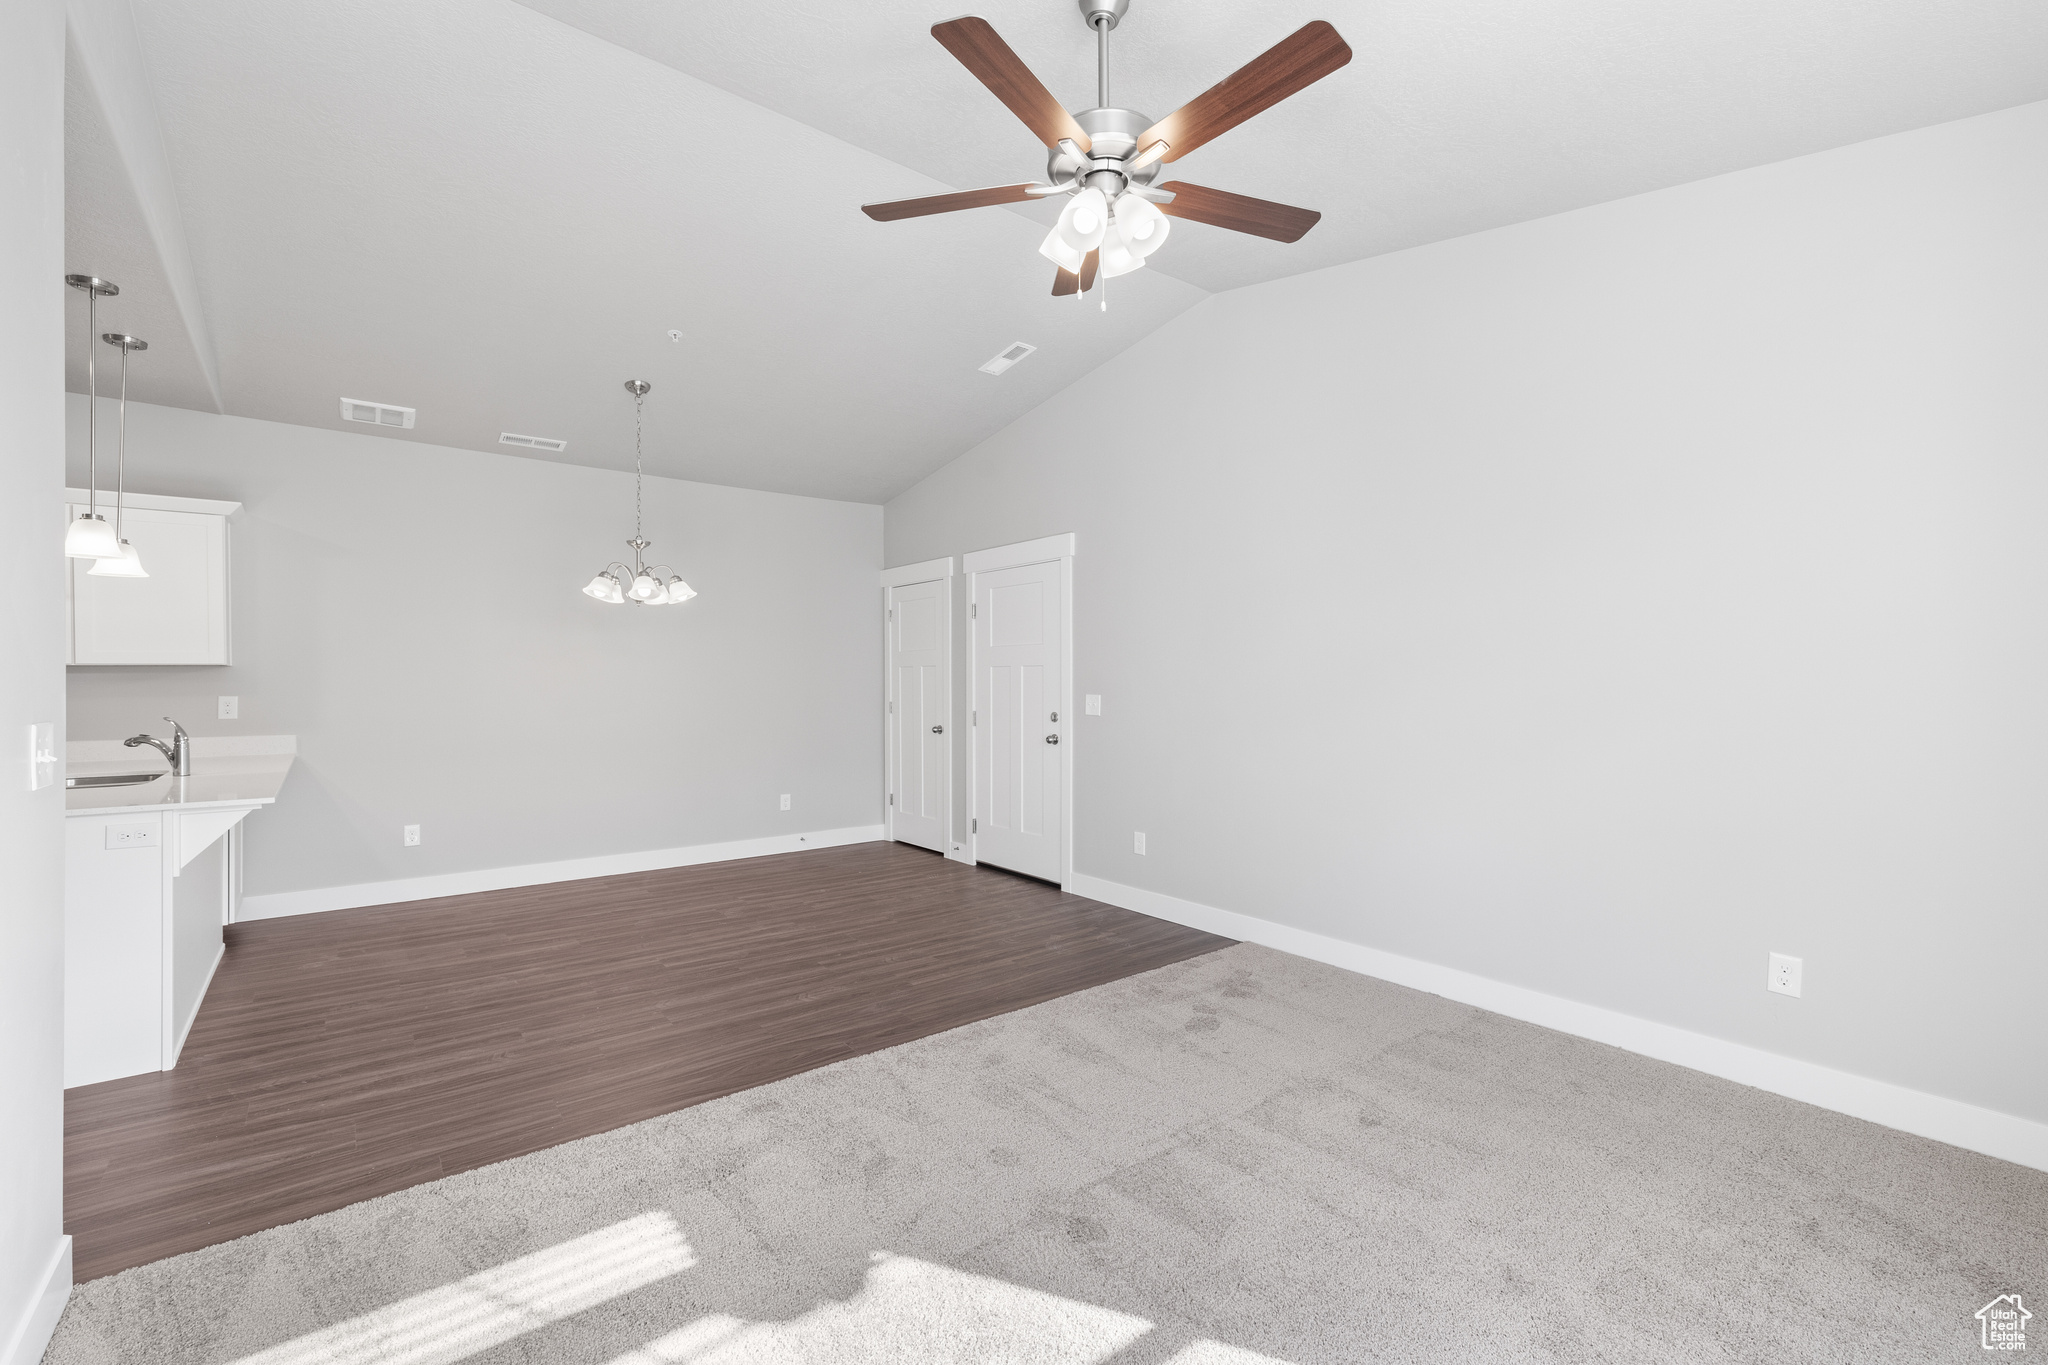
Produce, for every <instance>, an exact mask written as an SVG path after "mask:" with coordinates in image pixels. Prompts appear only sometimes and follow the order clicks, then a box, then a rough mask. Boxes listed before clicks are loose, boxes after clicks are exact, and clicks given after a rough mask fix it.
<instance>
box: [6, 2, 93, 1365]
mask: <svg viewBox="0 0 2048 1365" xmlns="http://www.w3.org/2000/svg"><path fill="white" fill-rule="evenodd" d="M63 276H64V6H63V5H62V4H61V3H59V0H11V2H10V3H9V4H7V5H5V6H0V642H4V643H0V760H4V762H0V1365H27V1362H30V1361H33V1360H35V1359H36V1358H37V1357H39V1356H40V1355H41V1354H42V1349H43V1344H44V1342H45V1341H47V1340H48V1337H49V1333H50V1330H51V1329H52V1328H54V1327H55V1326H56V1321H57V1320H56V1314H57V1312H58V1311H59V1310H61V1309H62V1307H63V1295H64V1294H65V1293H67V1292H68V1291H69V1290H70V1287H71V1262H70V1254H69V1244H68V1242H66V1241H65V1239H64V1237H63V1198H64V1174H63V1170H64V1090H63V1062H64V1040H63V1022H64V998H63V983H64V958H63V953H64V920H63V915H64V823H63V822H64V792H63V788H62V787H61V786H50V787H46V788H44V789H43V790H42V791H38V792H31V791H30V790H28V769H27V748H28V745H27V733H28V727H29V726H30V725H32V724H34V723H36V722H38V721H48V722H52V723H55V724H56V725H58V726H59V727H60V728H61V726H62V725H63V721H64V667H63V665H64V653H63V624H64V615H63V599H64V556H63V549H64V546H63V514H62V512H61V510H60V508H61V506H62V500H63V495H64V494H63V489H64V485H63V477H64V455H63V451H64V406H63V405H64V397H63V395H64V309H65V307H66V305H67V304H68V303H70V302H71V300H73V299H77V300H78V301H79V303H80V305H81V306H83V296H82V295H76V294H73V293H72V291H71V290H69V289H66V288H65V287H64V284H63Z"/></svg>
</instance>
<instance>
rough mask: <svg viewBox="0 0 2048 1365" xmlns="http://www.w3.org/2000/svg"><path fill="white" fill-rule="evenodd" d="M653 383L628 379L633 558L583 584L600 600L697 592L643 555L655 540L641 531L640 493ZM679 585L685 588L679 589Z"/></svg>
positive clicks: (648, 601) (638, 601)
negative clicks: (645, 408) (644, 420)
mask: <svg viewBox="0 0 2048 1365" xmlns="http://www.w3.org/2000/svg"><path fill="white" fill-rule="evenodd" d="M653 387H654V386H653V385H652V384H649V383H648V382H647V381H646V380H644V379H628V380H627V381H626V392H627V393H630V394H632V395H633V538H632V539H631V540H629V541H627V542H626V544H628V545H630V546H632V547H633V562H632V563H631V564H625V563H622V562H620V561H617V560H614V561H613V562H612V563H610V564H607V565H605V566H604V569H603V571H602V572H600V573H599V574H598V575H597V577H595V578H593V579H591V580H590V581H589V582H588V583H585V584H584V585H583V591H584V592H585V593H587V594H588V595H590V596H591V597H594V598H596V599H597V600H598V601H600V602H610V603H614V604H616V603H621V602H630V603H632V604H633V605H634V606H639V607H661V606H667V605H669V604H671V603H676V602H687V601H689V600H690V599H691V598H692V597H695V596H696V595H697V594H696V593H694V592H691V591H690V587H689V585H688V584H687V583H684V582H683V580H682V579H681V578H679V577H677V576H676V573H675V570H673V569H671V568H670V567H669V566H668V565H666V564H655V565H649V564H647V563H645V562H644V561H643V560H642V558H641V552H642V551H644V550H646V549H647V548H648V546H650V545H652V544H653V542H652V541H650V540H648V539H647V538H646V537H645V536H643V535H641V534H640V494H641V483H642V481H643V478H644V475H643V473H642V470H641V458H640V444H641V403H642V402H643V400H645V399H646V397H647V394H648V392H649V390H651V389H652V388H653ZM677 588H680V589H682V591H681V592H680V593H678V592H676V591H675V590H676V589H677Z"/></svg>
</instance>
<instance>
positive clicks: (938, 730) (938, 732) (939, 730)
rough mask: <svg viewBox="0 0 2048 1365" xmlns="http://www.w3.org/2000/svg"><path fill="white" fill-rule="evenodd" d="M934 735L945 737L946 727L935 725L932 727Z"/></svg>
mask: <svg viewBox="0 0 2048 1365" xmlns="http://www.w3.org/2000/svg"><path fill="white" fill-rule="evenodd" d="M932 733H933V734H935V735H943V734H945V733H946V727H945V726H943V725H934V726H933V727H932Z"/></svg>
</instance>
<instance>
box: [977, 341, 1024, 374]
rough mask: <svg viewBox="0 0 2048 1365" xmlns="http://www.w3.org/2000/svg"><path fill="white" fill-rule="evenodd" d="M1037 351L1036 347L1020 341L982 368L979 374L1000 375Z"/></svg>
mask: <svg viewBox="0 0 2048 1365" xmlns="http://www.w3.org/2000/svg"><path fill="white" fill-rule="evenodd" d="M1037 349H1038V348H1037V347H1036V346H1033V345H1032V344H1031V343H1030V342H1028V341H1020V342H1018V343H1017V344H1016V345H1014V346H1012V347H1011V348H1010V349H1009V350H1007V351H1004V352H1003V353H1002V354H1001V355H999V356H997V357H996V358H995V359H994V360H991V361H989V363H988V364H986V365H984V366H982V367H981V372H982V373H983V374H1001V373H1002V372H1003V371H1004V370H1007V369H1009V368H1010V367H1011V366H1012V365H1014V364H1016V363H1017V362H1018V361H1020V360H1022V359H1023V358H1024V357H1025V356H1027V355H1030V354H1031V353H1032V352H1033V351H1035V350H1037Z"/></svg>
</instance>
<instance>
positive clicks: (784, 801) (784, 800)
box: [782, 792, 789, 810]
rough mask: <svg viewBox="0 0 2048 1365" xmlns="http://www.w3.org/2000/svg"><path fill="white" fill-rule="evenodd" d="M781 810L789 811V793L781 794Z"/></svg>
mask: <svg viewBox="0 0 2048 1365" xmlns="http://www.w3.org/2000/svg"><path fill="white" fill-rule="evenodd" d="M782 808H783V809H784V810H788V809H789V793H788V792H784V793H783V794H782Z"/></svg>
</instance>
